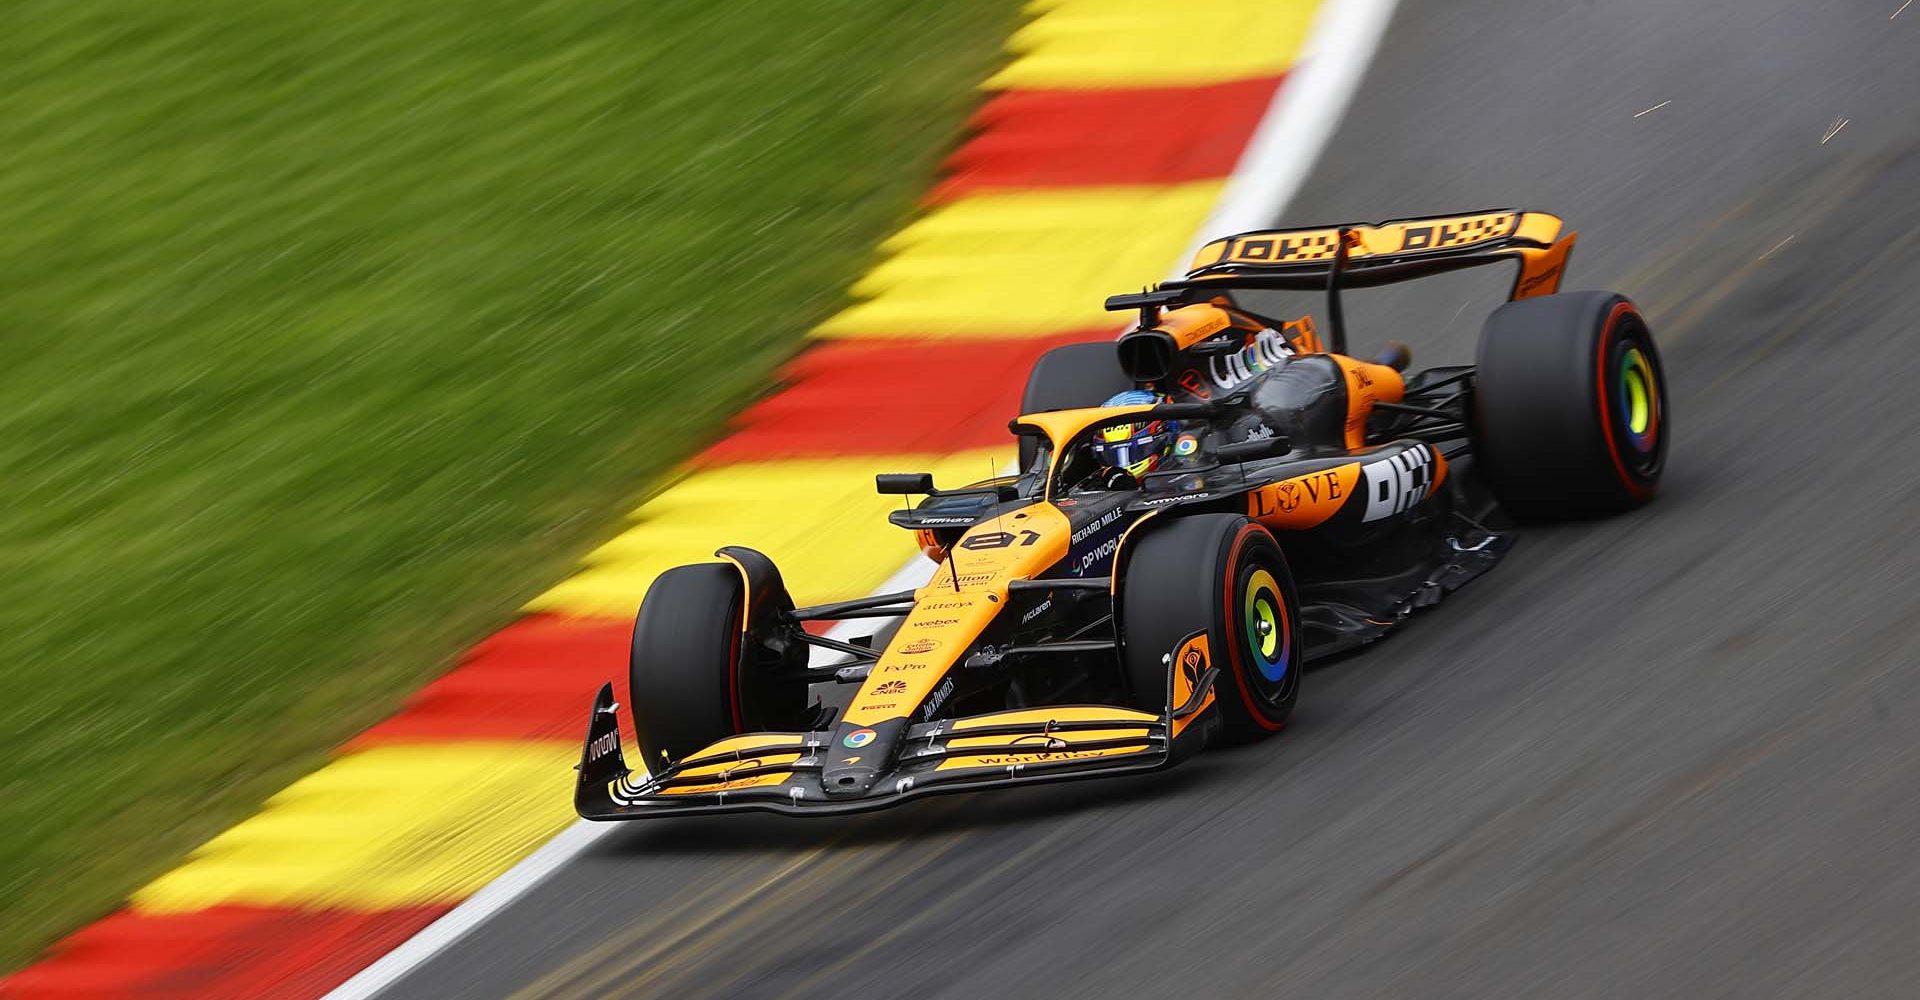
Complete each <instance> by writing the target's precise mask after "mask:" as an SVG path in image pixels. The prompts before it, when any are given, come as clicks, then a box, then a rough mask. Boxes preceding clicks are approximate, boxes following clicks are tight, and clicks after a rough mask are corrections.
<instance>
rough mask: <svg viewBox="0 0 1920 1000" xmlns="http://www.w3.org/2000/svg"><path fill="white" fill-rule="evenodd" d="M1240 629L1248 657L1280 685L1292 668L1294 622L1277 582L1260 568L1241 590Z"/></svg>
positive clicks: (1255, 665)
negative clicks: (1288, 612)
mask: <svg viewBox="0 0 1920 1000" xmlns="http://www.w3.org/2000/svg"><path fill="white" fill-rule="evenodd" d="M1240 627H1241V629H1242V630H1243V633H1244V638H1245V640H1246V650H1247V655H1248V658H1249V659H1251V660H1252V661H1253V666H1254V668H1255V669H1256V670H1258V671H1260V676H1262V677H1264V678H1266V679H1267V680H1268V681H1269V682H1271V683H1276V684H1277V683H1279V682H1280V681H1281V680H1283V679H1285V677H1286V676H1287V671H1288V670H1289V669H1291V667H1292V665H1293V623H1292V621H1291V620H1290V618H1289V616H1288V614H1287V610H1286V598H1284V597H1282V596H1281V593H1280V582H1279V581H1278V580H1275V579H1274V577H1273V574H1272V573H1271V572H1269V571H1268V570H1266V569H1264V568H1261V569H1256V570H1254V571H1253V572H1252V573H1251V574H1249V575H1248V576H1247V580H1246V583H1245V584H1243V585H1242V587H1241V597H1240Z"/></svg>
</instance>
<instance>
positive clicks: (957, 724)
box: [575, 211, 1668, 820]
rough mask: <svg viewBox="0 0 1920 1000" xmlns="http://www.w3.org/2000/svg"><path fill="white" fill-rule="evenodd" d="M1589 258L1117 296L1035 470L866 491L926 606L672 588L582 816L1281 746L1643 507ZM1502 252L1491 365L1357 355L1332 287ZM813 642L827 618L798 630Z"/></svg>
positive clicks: (658, 589) (1313, 241)
mask: <svg viewBox="0 0 1920 1000" xmlns="http://www.w3.org/2000/svg"><path fill="white" fill-rule="evenodd" d="M1573 241H1574V236H1573V235H1572V234H1567V235H1565V236H1562V235H1561V221H1560V220H1559V219H1557V218H1555V217H1553V216H1551V215H1545V214H1541V213H1534V212H1520V211H1490V212H1482V213H1475V214H1471V215H1464V216H1448V217H1436V218H1424V219H1413V220H1405V221H1397V222H1389V223H1383V224H1380V225H1374V226H1365V225H1353V226H1336V227H1329V228H1323V229H1306V230H1277V231H1271V232H1256V233H1246V234H1242V235H1239V236H1233V237H1228V238H1226V239H1221V240H1217V241H1215V242H1213V243H1209V244H1207V245H1206V246H1205V247H1204V248H1202V249H1201V251H1200V252H1199V254H1198V256H1197V258H1196V259H1195V260H1194V262H1193V266H1192V268H1191V270H1190V271H1189V272H1188V275H1187V277H1186V278H1185V279H1183V280H1179V281H1171V282H1166V283H1164V284H1162V285H1159V286H1157V287H1155V288H1153V289H1151V290H1148V291H1145V292H1142V293H1138V294H1128V295H1118V296H1114V297H1112V298H1110V299H1108V300H1107V307H1108V308H1109V309H1113V310H1117V311H1134V310H1137V311H1138V314H1139V323H1138V325H1137V326H1136V327H1135V328H1134V329H1132V330H1130V331H1129V332H1127V333H1125V334H1124V335H1122V336H1121V337H1120V338H1119V340H1118V341H1117V343H1116V342H1106V343H1094V344H1076V345H1071V346H1067V347H1062V348H1058V349H1055V350H1054V351H1052V352H1049V353H1048V354H1046V355H1044V356H1042V357H1041V359H1040V360H1039V361H1038V362H1037V364H1036V365H1035V367H1034V369H1033V372H1032V375H1031V377H1030V379H1029V381H1028V385H1027V389H1026V396H1025V399H1024V405H1023V411H1024V412H1023V414H1022V415H1021V416H1019V417H1017V418H1016V419H1015V420H1014V421H1013V423H1012V425H1011V428H1012V431H1013V433H1014V434H1015V435H1018V436H1019V443H1020V456H1021V462H1020V467H1019V470H1018V472H1017V474H1014V475H1009V476H1005V477H1002V478H996V479H991V480H987V481H985V482H979V483H974V484H972V485H969V486H965V487H962V488H958V489H936V488H935V487H934V484H933V482H932V477H931V476H930V475H926V474H912V473H908V474H889V475H882V476H879V477H878V483H877V485H878V488H879V490H880V492H881V493H886V494H901V495H908V496H913V495H920V496H923V497H924V499H922V500H921V501H920V502H919V503H918V504H915V505H912V506H910V507H909V508H908V509H905V510H901V511H896V512H895V513H894V514H893V515H892V517H891V520H892V521H893V523H895V524H897V525H899V526H900V527H902V528H905V529H907V530H908V531H911V532H913V533H914V534H915V535H916V536H917V539H918V542H919V545H920V547H921V549H922V551H923V552H925V554H926V555H927V556H928V557H930V558H931V559H932V560H933V561H934V562H935V563H936V564H937V569H936V570H935V571H934V573H933V577H932V579H931V581H930V582H928V583H927V584H926V585H925V586H923V587H920V588H918V589H916V590H912V591H904V592H900V593H889V594H878V595H875V596H872V597H867V598H863V599H860V600H853V601H844V602H840V603H836V604H830V605H824V606H820V607H811V608H795V607H794V605H793V602H792V600H791V599H790V598H789V597H788V596H787V591H786V588H785V586H784V585H783V584H782V582H781V577H780V573H779V571H778V570H777V569H776V568H775V567H774V564H773V563H772V561H771V560H769V559H768V558H767V557H766V556H764V555H762V554H760V553H758V552H755V551H753V550H750V549H744V548H723V549H721V550H719V552H718V553H717V555H718V556H719V557H720V559H721V561H719V562H714V563H705V564H700V565H691V566H681V567H678V568H675V569H672V570H669V571H668V572H666V573H664V574H662V575H661V576H660V577H659V578H658V579H657V580H656V581H655V582H654V584H653V586H652V588H651V589H650V590H649V591H648V592H647V595H646V599H645V601H644V602H643V603H642V604H641V606H640V611H639V616H638V618H637V620H636V621H635V624H634V631H633V651H632V661H631V671H632V674H631V691H632V702H633V709H632V711H633V717H634V724H635V730H636V732H637V734H638V739H639V744H640V760H641V762H642V763H644V766H645V769H644V770H637V769H634V768H632V767H630V766H629V764H628V763H627V761H626V759H625V756H624V754H623V753H622V750H621V745H620V743H621V740H620V731H619V727H618V724H617V717H616V715H615V712H616V710H617V708H618V706H617V705H616V704H615V702H614V694H613V686H612V685H611V684H608V685H606V686H604V687H602V688H601V689H600V692H599V695H598V697H597V698H596V699H595V701H594V705H593V714H592V717H591V722H590V726H589V729H588V732H587V740H586V746H585V749H584V750H583V751H582V754H581V759H580V764H579V777H578V782H577V786H576V792H575V806H576V808H577V809H578V811H579V813H580V815H582V816H584V817H586V818H588V819H601V820H611V819H630V818H636V817H645V816H668V815H680V814H686V813H702V812H719V811H734V810H746V809H762V810H771V811H775V812H783V813H793V814H807V815H813V814H828V813H840V812H849V811H855V810H861V809H871V808H876V807H879V806H885V805H889V804H892V803H895V802H900V801H903V800H904V799H907V798H910V797H913V796H916V795H920V794H923V793H932V792H943V791H958V790H965V789H977V788H986V787H991V786H1001V785H1015V784H1023V783H1031V782H1040V781H1050V780H1060V779H1067V778H1079V777H1086V776H1095V775H1107V774H1125V773H1135V772H1142V771H1150V770H1154V769H1157V768H1162V767H1166V766H1169V765H1171V764H1173V763H1175V762H1177V761H1179V760H1182V759H1184V758H1185V757H1187V756H1189V755H1191V754H1192V753H1194V752H1195V751H1198V750H1199V749H1201V748H1202V747H1204V746H1205V745H1207V744H1208V743H1209V742H1211V741H1215V740H1221V741H1246V740H1252V739H1256V738H1259V737H1263V736H1266V735H1268V734H1271V733H1273V732H1276V731H1278V730H1279V729H1280V728H1281V727H1282V726H1283V725H1285V723H1286V721H1287V718H1288V715H1289V713H1291V712H1292V710H1293V707H1294V703H1295V701H1296V699H1298V698H1299V696H1300V682H1301V672H1302V668H1303V667H1304V666H1305V665H1306V664H1307V663H1309V662H1311V661H1312V660H1314V659H1317V658H1321V657H1326V656H1329V655H1331V654H1334V653H1338V652H1341V651H1343V650H1348V649H1352V648H1354V647H1357V646H1359V645H1362V644H1364V643H1367V642H1369V641H1371V640H1373V639H1375V638H1377V637H1379V636H1380V635H1382V634H1383V633H1385V632H1387V631H1388V630H1390V629H1392V628H1393V627H1394V626H1395V625H1396V624H1397V623H1399V622H1400V621H1401V620H1403V619H1404V618H1405V617H1406V616H1407V615H1408V614H1409V613H1411V612H1412V611H1413V610H1414V609H1417V608H1423V607H1426V606H1428V605H1431V604H1434V603H1435V602H1437V601H1439V600H1440V599H1441V598H1442V597H1443V596H1445V595H1446V594H1447V593H1448V592H1450V591H1452V590H1454V589H1455V588H1457V587H1459V586H1461V585H1462V584H1464V583H1466V582H1467V581H1468V580H1471V579H1473V578H1474V577H1476V576H1478V575H1480V574H1481V573H1483V572H1485V571H1486V570H1488V569H1489V568H1491V567H1492V566H1493V564H1494V563H1495V562H1496V561H1498V560H1499V558H1500V556H1501V554H1502V553H1503V552H1504V551H1505V550H1506V549H1507V547H1508V545H1509V543H1510V540H1511V534H1510V530H1511V524H1512V523H1513V521H1515V520H1550V519H1565V518H1574V517H1589V516H1595V515H1600V514H1606V513H1610V512H1615V511H1621V510H1625V509H1628V508H1631V507H1634V506H1636V505H1639V504H1642V503H1645V502H1646V501H1647V500H1649V499H1650V498H1651V497H1652V496H1653V494H1654V490H1655V487H1656V486H1657V484H1658V482H1659V479H1660V475H1661V471H1662V467H1663V464H1664V460H1665V455H1666V449H1667V441H1668V434H1667V426H1666V420H1667V400H1666V394H1665V388H1664V384H1663V379H1662V375H1661V368H1660V359H1659V354H1658V353H1657V352H1656V350H1655V348H1654V343H1653V338H1652V335H1651V334H1650V333H1649V331H1648V329H1647V324H1646V322H1645V321H1644V320H1643V319H1642V318H1641V316H1640V313H1639V312H1638V311H1637V310H1636V309H1635V308H1634V306H1633V304H1632V303H1631V302H1629V301H1628V300H1627V299H1625V298H1623V297H1621V296H1619V295H1614V294H1611V293H1605V292H1575V293H1568V294H1558V293H1557V292H1558V288H1559V284H1560V279H1561V275H1562V273H1563V271H1564V268H1565V265H1566V260H1567V255H1568V252H1569V251H1570V250H1571V249H1572V245H1573ZM1501 261H1513V262H1517V264H1518V269H1517V270H1518V274H1517V277H1516V278H1515V281H1514V284H1513V286H1512V290H1511V292H1510V295H1509V300H1510V301H1508V302H1507V303H1506V304H1503V305H1501V306H1500V307H1499V308H1497V309H1495V310H1494V311H1493V313H1492V314H1491V316H1490V317H1489V318H1488V319H1487V321H1486V324H1485V326H1484V329H1483V331H1482V333H1481V338H1480V344H1479V349H1478V355H1477V358H1476V362H1477V363H1476V364H1474V365H1463V366H1456V367H1444V368H1432V369H1427V370H1424V371H1418V372H1415V373H1412V374H1408V373H1407V372H1406V371H1405V369H1406V368H1407V367H1408V358H1409V352H1408V349H1407V348H1405V347H1404V346H1401V345H1397V344H1392V345H1389V346H1388V347H1387V349H1385V350H1384V351H1381V352H1380V353H1378V354H1377V355H1376V356H1375V357H1373V358H1372V359H1371V360H1357V359H1355V358H1353V357H1350V356H1348V355H1347V354H1346V336H1345V330H1344V322H1343V318H1342V317H1343V313H1342V309H1341V293H1342V292H1343V291H1346V290H1350V289H1354V288H1365V287H1371V286H1377V285H1382V284H1387V283H1391V282H1398V281H1404V280H1407V279H1411V278H1417V277H1421V276H1425V275H1430V274H1437V273H1441V272H1446V271H1452V270H1456V269H1461V268H1468V267H1475V266H1479V265H1483V264H1491V263H1497V262H1501ZM1275 290H1278V291H1309V292H1315V293H1320V292H1324V293H1325V295H1326V301H1325V310H1324V315H1325V328H1326V329H1325V334H1324V336H1323V333H1322V328H1321V325H1320V324H1318V323H1316V322H1315V321H1314V319H1313V317H1312V316H1310V315H1309V316H1299V317H1295V318H1291V319H1288V318H1280V317H1270V316H1265V315H1260V314H1258V313H1256V312H1254V311H1253V309H1252V308H1250V307H1249V306H1247V305H1245V304H1243V301H1244V300H1245V299H1247V298H1250V297H1252V296H1251V295H1246V294H1243V293H1258V294H1264V293H1265V292H1269V291H1275ZM1108 404H1112V405H1108ZM822 621H832V622H838V623H840V624H839V625H837V626H836V627H835V628H834V629H833V630H832V631H831V633H830V634H827V635H817V634H814V633H812V632H809V631H807V630H806V629H805V628H803V625H804V624H805V623H809V622H822ZM861 623H872V624H874V625H875V626H876V628H874V629H872V630H866V629H859V628H857V627H856V626H858V625H860V624H861ZM850 627H853V630H852V631H849V628H850ZM815 649H824V650H826V651H828V652H829V653H830V654H832V655H833V656H835V657H838V660H837V661H835V662H827V663H824V664H814V663H810V651H812V650H815ZM835 684H839V685H849V686H851V685H858V688H857V690H855V691H854V692H853V694H852V697H851V699H850V700H848V701H846V704H845V705H844V708H842V707H841V706H839V705H835V704H829V703H828V702H827V700H826V699H823V698H815V697H813V696H812V695H813V692H814V691H816V690H842V691H844V690H847V689H845V688H832V687H831V685H835ZM835 700H836V701H837V700H841V699H835Z"/></svg>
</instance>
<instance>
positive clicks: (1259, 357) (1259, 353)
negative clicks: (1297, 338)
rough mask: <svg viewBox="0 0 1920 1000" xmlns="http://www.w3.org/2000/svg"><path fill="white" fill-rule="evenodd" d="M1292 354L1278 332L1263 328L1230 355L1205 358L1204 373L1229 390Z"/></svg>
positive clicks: (1282, 361) (1288, 345)
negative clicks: (1205, 367)
mask: <svg viewBox="0 0 1920 1000" xmlns="http://www.w3.org/2000/svg"><path fill="white" fill-rule="evenodd" d="M1290 357H1293V346H1292V345H1291V344H1288V343H1287V338H1285V337H1283V336H1281V335H1280V331H1278V330H1275V329H1274V328H1272V327H1266V328H1264V329H1262V330H1261V331H1260V332H1259V333H1257V334H1254V336H1253V341H1252V342H1251V343H1249V344H1247V346H1245V347H1243V348H1241V349H1240V350H1239V351H1237V352H1235V353H1233V354H1227V355H1222V356H1220V357H1214V358H1208V359H1207V374H1208V375H1209V376H1210V377H1211V378H1212V379H1213V384H1214V385H1216V386H1219V387H1220V388H1221V389H1231V388H1233V387H1234V386H1236V385H1239V384H1240V383H1242V382H1245V381H1247V380H1248V379H1251V378H1253V377H1254V376H1255V375H1258V374H1260V373H1262V372H1264V371H1267V370H1268V369H1270V368H1273V367H1275V366H1277V365H1281V364H1284V363H1286V360H1287V359H1288V358H1290Z"/></svg>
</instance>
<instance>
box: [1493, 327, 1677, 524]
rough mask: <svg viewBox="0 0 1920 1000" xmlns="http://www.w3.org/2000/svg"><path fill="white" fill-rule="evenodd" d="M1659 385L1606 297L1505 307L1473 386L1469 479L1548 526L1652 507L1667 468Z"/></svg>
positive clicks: (1648, 352) (1649, 339)
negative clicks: (1473, 464)
mask: <svg viewBox="0 0 1920 1000" xmlns="http://www.w3.org/2000/svg"><path fill="white" fill-rule="evenodd" d="M1668 421H1669V415H1668V411H1667V390H1666V378H1665V375H1664V373H1663V371H1662V369H1661V366H1660V352H1659V351H1658V350H1657V349H1656V348H1655V347H1654V343H1653V334H1652V332H1651V331H1649V330H1648V329H1647V323H1646V320H1645V319H1643V318H1642V317H1641V316H1640V313H1639V310H1637V309H1635V308H1634V305H1633V303H1632V302H1630V301H1628V300H1627V299H1626V298H1625V297H1623V296H1620V295H1616V294H1614V293H1612V292H1567V293H1563V294H1560V295H1545V296H1541V297H1539V298H1533V299H1522V300H1520V301H1518V302H1509V303H1507V304H1506V305H1503V306H1501V307H1500V308H1498V309H1496V310H1494V312H1493V314H1492V315H1491V316H1489V317H1487V323H1486V327H1485V328H1484V329H1483V330H1482V331H1481V334H1480V350H1479V357H1478V366H1477V369H1476V371H1475V375H1474V413H1473V447H1474V454H1475V457H1476V460H1477V465H1478V468H1479V469H1480V470H1481V473H1482V474H1483V475H1484V476H1485V478H1486V480H1487V482H1488V485H1489V486H1490V487H1491V488H1492V489H1493V492H1494V495H1495V496H1496V497H1498V498H1499V500H1500V503H1501V505H1502V506H1503V507H1505V508H1506V509H1507V510H1508V512H1509V513H1511V514H1513V515H1514V516H1515V517H1517V518H1520V519H1522V520H1531V521H1545V520H1559V519H1566V518H1577V517H1593V516H1599V515H1604V514H1612V513H1617V512H1620V511H1624V510H1628V509H1631V508H1633V507H1637V506H1639V505H1641V504H1644V503H1646V502H1647V501H1649V500H1651V499H1653V495H1654V492H1655V491H1656V490H1657V489H1658V488H1659V485H1660V475H1661V473H1662V472H1663V471H1665V468H1666V455H1667V443H1668V440H1669V438H1670V436H1671V434H1670V429H1669V426H1668Z"/></svg>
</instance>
